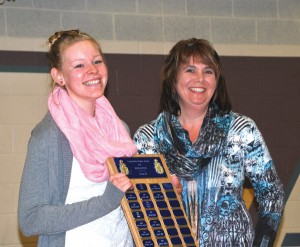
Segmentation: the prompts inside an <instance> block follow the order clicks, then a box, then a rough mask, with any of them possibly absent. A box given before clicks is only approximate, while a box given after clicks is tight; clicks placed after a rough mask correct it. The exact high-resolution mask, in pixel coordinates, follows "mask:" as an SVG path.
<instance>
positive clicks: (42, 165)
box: [18, 112, 124, 247]
mask: <svg viewBox="0 0 300 247" xmlns="http://www.w3.org/2000/svg"><path fill="white" fill-rule="evenodd" d="M72 160H73V155H72V151H71V148H70V144H69V141H68V140H67V139H66V137H65V135H64V134H63V133H62V132H61V130H60V129H59V128H58V126H57V125H56V123H55V122H54V120H53V118H52V116H51V115H50V113H49V112H48V113H47V114H46V116H45V117H44V118H43V119H42V121H41V122H40V123H39V124H38V125H37V126H36V127H35V128H34V129H33V130H32V133H31V138H30V140H29V144H28V151H27V156H26V161H25V166H24V170H23V175H22V180H21V187H20V194H19V206H18V207H19V208H18V220H19V226H20V229H21V231H22V232H23V234H24V235H25V236H32V235H39V240H38V246H39V247H64V246H65V233H66V231H68V230H70V229H73V228H75V227H78V226H81V225H83V224H86V223H89V222H91V221H94V220H96V219H98V218H100V217H102V216H104V215H106V214H108V213H109V212H111V211H112V210H114V209H116V208H117V207H118V206H119V205H120V202H121V199H122V197H123V195H124V193H123V192H122V191H121V190H119V189H118V188H117V187H115V186H114V185H113V184H112V183H110V182H108V183H107V186H106V189H105V191H104V194H103V195H102V196H97V197H93V198H91V199H89V200H86V201H82V202H77V203H73V204H70V205H65V200H66V196H67V192H68V188H69V183H70V177H71V168H72Z"/></svg>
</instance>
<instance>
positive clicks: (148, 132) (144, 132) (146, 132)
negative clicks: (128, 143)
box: [134, 120, 156, 138]
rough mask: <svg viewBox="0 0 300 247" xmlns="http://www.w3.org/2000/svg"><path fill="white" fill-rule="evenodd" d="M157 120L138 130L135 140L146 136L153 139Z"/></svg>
mask: <svg viewBox="0 0 300 247" xmlns="http://www.w3.org/2000/svg"><path fill="white" fill-rule="evenodd" d="M155 122H156V120H152V121H151V122H149V123H146V124H144V125H142V126H141V127H139V128H138V130H137V131H136V132H135V134H134V138H139V137H140V136H145V137H147V138H153V132H154V126H155Z"/></svg>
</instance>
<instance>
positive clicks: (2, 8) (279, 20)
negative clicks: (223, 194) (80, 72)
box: [0, 0, 300, 247]
mask: <svg viewBox="0 0 300 247" xmlns="http://www.w3.org/2000/svg"><path fill="white" fill-rule="evenodd" d="M70 28H74V29H75V28H80V29H82V30H83V31H86V32H88V33H90V34H92V35H93V36H95V37H96V38H97V39H98V40H99V41H100V43H101V45H102V48H103V51H104V52H105V53H107V54H108V55H109V56H108V57H109V66H110V68H111V70H110V89H109V92H108V96H109V98H110V99H111V101H112V103H113V104H114V106H115V107H116V110H117V112H118V114H119V115H120V116H121V117H122V118H124V119H125V120H126V121H127V122H128V123H129V124H130V125H131V126H132V129H133V130H135V129H136V127H137V126H138V125H139V124H142V123H143V121H148V120H150V119H152V118H154V117H155V114H156V112H155V111H154V110H153V107H155V106H156V105H157V101H158V92H159V76H160V74H159V73H160V71H159V69H160V65H161V64H162V58H163V56H162V55H164V54H166V53H168V51H169V50H170V48H171V47H172V46H173V44H174V43H175V42H177V41H178V40H180V39H185V38H189V37H194V36H195V37H201V38H206V39H208V40H210V41H211V42H212V43H213V44H214V45H215V47H216V49H217V51H218V52H219V54H220V55H221V56H222V57H224V62H225V65H226V66H225V69H226V72H228V73H227V78H228V81H230V83H231V86H230V91H231V93H232V96H233V99H234V103H237V104H236V106H235V107H236V108H235V109H236V110H238V111H240V112H241V113H244V114H248V115H251V116H252V117H253V118H254V119H255V120H258V122H259V123H261V124H259V127H261V130H262V131H263V133H266V139H267V143H269V142H272V141H273V139H275V140H276V141H277V143H275V144H276V145H275V144H274V143H272V145H271V148H272V150H274V154H273V156H274V157H275V158H276V160H275V161H278V162H277V163H278V164H280V166H279V167H278V170H280V172H281V173H284V172H285V170H286V169H288V170H289V171H291V170H293V169H292V168H291V167H296V163H297V162H296V161H297V160H299V156H300V155H299V154H300V143H299V140H300V138H298V137H299V134H300V121H299V116H300V113H299V107H298V106H299V105H300V104H299V103H300V102H299V93H300V90H299V85H300V79H299V72H298V70H297V69H296V66H297V64H295V65H294V66H295V67H293V66H291V67H288V68H287V67H286V66H284V64H283V63H281V62H280V59H282V61H287V60H285V59H286V58H289V57H295V58H297V57H299V56H300V32H299V30H300V2H299V1H298V0H251V1H249V0H221V1H220V0H151V1H150V0H64V1H61V0H51V1H48V0H10V1H8V0H6V1H5V0H0V54H3V53H1V51H28V52H29V53H30V52H33V51H41V52H45V51H46V50H47V47H46V45H45V40H46V39H47V38H48V37H49V35H50V34H52V33H53V32H55V31H58V30H61V29H70ZM124 54H127V56H125V55H124ZM29 57H30V56H29ZM262 57H266V58H267V59H266V60H263V59H262ZM26 58H27V57H26V56H25V57H24V56H22V57H20V59H26ZM235 58H236V59H235ZM256 59H257V60H256ZM273 59H274V60H273ZM278 59H279V60H278ZM11 60H12V61H16V59H15V58H12V57H4V56H0V137H1V138H0V144H1V145H0V246H3V247H13V246H14V247H21V246H23V247H32V246H36V238H34V237H33V238H25V237H24V236H22V234H21V233H20V232H19V231H18V225H17V200H18V190H19V183H20V176H21V173H22V169H23V163H24V158H25V154H26V146H27V141H28V138H29V135H30V131H31V129H32V128H33V126H34V125H35V124H36V123H37V122H38V121H39V120H40V119H41V117H42V116H43V115H44V113H45V112H46V110H47V107H46V100H47V94H48V90H49V81H50V80H49V76H48V74H47V73H37V72H40V71H37V70H36V69H35V67H34V65H35V64H38V63H39V61H32V62H31V64H32V65H33V68H31V67H30V66H29V67H28V66H27V67H26V66H25V67H24V66H20V65H18V64H16V66H14V64H12V63H10V61H11ZM273 61H275V62H273ZM278 61H279V62H278ZM288 61H290V60H288ZM295 62H296V63H299V60H297V59H295ZM257 63H260V65H261V70H259V69H258V67H256V70H255V71H253V70H252V69H251V68H252V66H253V65H257ZM21 64H22V63H21ZM17 65H18V66H17ZM136 66H138V67H136ZM265 66H267V67H265ZM299 66H300V64H299ZM136 68H138V70H137V69H136ZM264 71H268V73H267V75H268V76H266V74H265V73H264ZM270 71H271V72H270ZM272 71H273V72H272ZM286 73H289V75H288V76H287V77H286V76H285V75H286ZM239 75H243V76H244V78H240V77H239ZM271 75H273V76H271ZM286 78H288V80H286ZM295 78H296V79H295ZM245 81H247V83H246V82H245ZM141 82H143V83H141ZM251 82H253V84H252V83H251ZM297 82H299V84H297ZM141 85H143V86H141ZM239 88H241V89H239ZM268 88H270V89H272V90H271V91H272V92H273V94H272V95H270V94H269V93H268ZM287 89H288V90H287ZM241 92H242V93H241ZM287 92H288V93H287ZM141 95H142V97H144V99H145V102H146V103H145V104H144V105H139V104H137V103H136V102H137V101H136V100H137V99H138V98H140V97H141ZM245 96H247V97H245ZM266 98H267V99H268V102H269V103H268V104H267V105H261V104H260V103H259V102H262V101H263V102H266ZM120 102H125V103H126V104H121V103H120ZM152 102H153V103H152ZM260 107H263V109H264V111H265V113H266V114H265V119H264V118H260V116H257V115H259V114H257V112H261V109H258V108H260ZM287 109H289V111H288V112H289V114H286V113H285V112H286V110H287ZM128 112H134V114H130V115H129V116H130V118H128ZM147 113H149V114H147ZM277 116H278V118H277ZM256 117H259V119H256ZM267 118H269V120H270V119H272V121H274V124H272V121H269V122H268V121H267V120H268V119H267ZM283 119H284V120H283ZM270 122H271V123H270ZM287 130H288V131H290V132H288V131H287ZM291 133H292V134H291ZM278 135H280V137H281V138H277V136H278ZM273 136H274V138H273ZM287 136H291V141H290V142H289V140H287V139H285V138H287ZM281 143H284V145H286V146H285V149H284V148H281ZM297 154H298V155H297ZM286 167H287V168H286ZM295 169H296V168H295ZM296 171H297V170H296ZM298 172H299V170H298ZM283 179H284V182H285V184H286V183H287V182H288V178H287V177H286V176H284V178H283ZM297 181H298V182H297V183H296V184H295V186H294V187H293V190H292V193H291V196H290V198H289V201H288V204H287V207H286V212H285V217H284V221H283V224H282V226H281V227H282V229H281V232H280V234H279V237H278V243H277V246H280V245H281V242H282V240H283V238H284V236H285V233H291V232H295V233H300V219H299V217H297V215H298V214H297V209H298V208H299V206H300V198H299V190H300V185H299V180H297Z"/></svg>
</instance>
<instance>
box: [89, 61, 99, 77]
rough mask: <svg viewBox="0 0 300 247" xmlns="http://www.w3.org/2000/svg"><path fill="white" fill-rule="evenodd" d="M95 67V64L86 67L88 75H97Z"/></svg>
mask: <svg viewBox="0 0 300 247" xmlns="http://www.w3.org/2000/svg"><path fill="white" fill-rule="evenodd" d="M97 71H98V70H97V67H96V66H95V64H92V63H91V64H90V65H89V67H88V73H89V74H95V73H97Z"/></svg>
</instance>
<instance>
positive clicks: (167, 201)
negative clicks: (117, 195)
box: [106, 154, 198, 247]
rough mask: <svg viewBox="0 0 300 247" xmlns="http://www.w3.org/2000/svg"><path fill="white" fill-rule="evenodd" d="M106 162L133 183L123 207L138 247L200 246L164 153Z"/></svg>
mask: <svg viewBox="0 0 300 247" xmlns="http://www.w3.org/2000/svg"><path fill="white" fill-rule="evenodd" d="M106 163H107V166H108V169H109V172H110V174H114V173H118V172H123V173H125V174H126V175H127V176H128V177H129V178H130V179H131V181H132V183H133V184H134V189H132V190H128V191H127V192H126V193H125V196H124V198H123V199H122V202H121V206H122V209H123V211H124V214H125V217H126V219H127V222H128V225H129V228H130V231H131V234H132V236H133V239H134V242H135V245H136V246H137V247H143V246H144V247H152V246H176V247H177V246H178V247H179V246H186V247H192V246H198V244H197V242H196V241H195V237H194V235H193V233H192V231H191V227H190V224H189V222H188V220H187V216H186V214H185V211H184V208H183V205H182V201H181V198H180V196H179V195H178V194H177V192H176V190H175V189H174V188H173V185H172V183H171V175H170V173H169V170H168V167H167V165H166V163H165V160H164V157H163V156H162V155H160V154H151V155H142V154H141V155H135V156H133V157H130V158H128V157H121V158H109V159H108V160H107V161H106Z"/></svg>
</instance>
